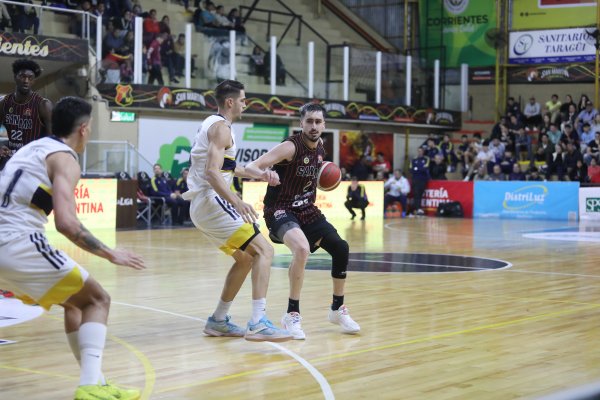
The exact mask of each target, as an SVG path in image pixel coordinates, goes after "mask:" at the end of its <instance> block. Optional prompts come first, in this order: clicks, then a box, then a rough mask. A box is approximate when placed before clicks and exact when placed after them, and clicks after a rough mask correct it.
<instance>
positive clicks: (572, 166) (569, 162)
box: [564, 142, 587, 181]
mask: <svg viewBox="0 0 600 400" xmlns="http://www.w3.org/2000/svg"><path fill="white" fill-rule="evenodd" d="M564 161H565V168H566V169H567V175H568V176H569V179H570V180H572V181H576V180H577V179H576V176H575V175H576V171H577V161H581V162H583V157H582V156H581V153H580V152H579V149H578V148H577V147H575V145H574V144H573V143H571V142H569V143H567V151H565V156H564ZM586 175H587V174H586Z"/></svg>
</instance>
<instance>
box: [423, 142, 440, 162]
mask: <svg viewBox="0 0 600 400" xmlns="http://www.w3.org/2000/svg"><path fill="white" fill-rule="evenodd" d="M424 150H425V155H426V156H427V157H429V159H430V160H433V157H435V156H436V155H437V154H438V153H439V152H440V149H439V148H438V147H437V145H436V144H435V141H434V140H433V139H427V146H426V147H425V149H424Z"/></svg>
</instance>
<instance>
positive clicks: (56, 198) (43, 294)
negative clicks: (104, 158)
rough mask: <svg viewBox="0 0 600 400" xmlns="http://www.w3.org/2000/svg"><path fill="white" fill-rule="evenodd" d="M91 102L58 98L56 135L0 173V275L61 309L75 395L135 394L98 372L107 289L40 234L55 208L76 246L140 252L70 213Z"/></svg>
mask: <svg viewBox="0 0 600 400" xmlns="http://www.w3.org/2000/svg"><path fill="white" fill-rule="evenodd" d="M91 112H92V107H91V105H89V104H88V103H87V102H85V101H84V100H82V99H80V98H76V97H65V98H63V99H61V100H60V101H59V102H58V103H57V104H56V108H55V109H54V112H53V115H52V127H53V133H54V135H55V136H52V137H46V138H42V139H39V140H37V141H33V142H31V143H29V144H27V145H25V146H23V147H22V148H21V149H20V150H19V151H17V152H16V153H15V155H14V156H13V157H12V158H11V159H10V160H9V161H8V163H7V164H6V166H5V168H4V169H3V171H2V174H1V175H0V199H1V201H0V280H2V281H3V285H6V287H7V288H8V289H10V290H12V291H14V292H15V293H17V295H18V296H19V297H20V298H21V299H23V300H24V301H26V302H29V303H37V304H40V305H41V306H43V307H44V308H46V309H49V308H50V307H51V306H52V305H54V304H59V305H61V306H63V307H64V309H65V330H66V333H67V338H68V341H69V344H70V346H71V350H72V351H73V354H74V355H75V358H76V359H77V360H78V361H79V363H80V365H81V370H80V377H79V387H78V388H77V390H76V392H75V400H87V399H104V400H114V399H138V398H139V396H140V393H139V391H138V390H124V389H120V388H118V387H116V386H114V385H109V384H107V383H106V381H105V380H104V377H103V376H102V369H101V366H102V352H103V349H104V342H105V339H106V321H107V318H108V310H109V307H110V297H109V296H108V294H107V293H106V292H105V291H104V289H103V288H102V287H101V286H100V284H99V283H98V282H96V281H95V280H94V279H93V278H92V277H91V276H90V275H89V274H88V272H87V271H86V270H85V269H83V268H82V267H80V266H79V265H77V263H76V262H75V261H73V260H72V259H71V258H70V257H69V256H67V255H66V254H65V253H63V252H62V251H59V250H56V249H54V248H52V247H51V246H50V245H49V244H48V240H47V239H46V236H45V235H44V224H45V223H46V222H47V215H48V214H50V212H51V211H52V210H54V217H55V218H54V220H55V224H56V229H57V230H58V231H59V232H60V233H62V234H63V235H65V236H66V237H67V238H69V239H70V240H71V241H72V242H73V243H75V244H76V245H78V246H79V247H81V248H82V249H84V250H86V251H88V252H90V253H93V254H95V255H97V256H100V257H103V258H106V259H107V260H109V261H110V262H112V263H114V264H118V265H124V266H128V267H131V268H135V269H142V268H145V267H144V262H143V260H142V259H141V258H140V257H139V256H137V255H136V254H133V253H130V252H128V251H125V250H116V249H110V248H108V247H107V246H106V245H104V244H103V243H102V242H100V241H99V240H98V239H96V238H95V237H94V236H93V235H92V234H91V233H90V232H89V231H88V230H87V229H86V228H85V227H84V226H83V225H82V224H81V222H80V221H79V220H78V219H77V214H76V212H75V194H74V190H75V187H76V186H77V182H78V181H79V176H80V168H79V163H78V161H77V154H76V153H81V152H82V151H83V149H84V148H85V144H86V143H87V140H88V138H89V135H90V126H91Z"/></svg>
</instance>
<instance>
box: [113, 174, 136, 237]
mask: <svg viewBox="0 0 600 400" xmlns="http://www.w3.org/2000/svg"><path fill="white" fill-rule="evenodd" d="M137 188H138V182H137V180H134V179H127V180H118V181H117V228H135V226H136V223H137V219H136V216H137Z"/></svg>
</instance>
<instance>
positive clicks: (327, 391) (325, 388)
mask: <svg viewBox="0 0 600 400" xmlns="http://www.w3.org/2000/svg"><path fill="white" fill-rule="evenodd" d="M112 304H118V305H121V306H127V307H133V308H139V309H142V310H147V311H153V312H158V313H162V314H167V315H171V316H174V317H179V318H185V319H190V320H194V321H200V322H206V320H205V319H202V318H197V317H192V316H190V315H185V314H180V313H174V312H171V311H167V310H161V309H160V308H156V307H149V306H142V305H137V304H131V303H123V302H119V301H112ZM263 343H264V344H267V345H270V346H272V347H274V348H276V349H277V350H279V351H280V352H282V353H284V354H286V355H288V356H289V357H291V358H293V359H294V360H296V361H297V362H298V364H300V365H301V366H302V367H304V368H305V369H306V370H307V371H308V372H309V373H310V375H311V376H312V377H313V378H314V379H315V380H316V381H317V383H318V384H319V386H320V387H321V391H322V392H323V396H324V397H325V399H326V400H334V399H335V396H334V394H333V390H332V389H331V385H329V382H328V381H327V378H325V377H324V376H323V374H321V372H319V370H318V369H317V368H315V367H314V366H313V365H312V364H311V363H310V362H308V361H307V360H306V359H304V358H303V357H301V356H300V355H298V354H297V353H295V352H293V351H291V350H289V349H286V348H285V347H283V346H281V345H278V344H276V343H272V342H263ZM142 364H143V363H142ZM293 365H297V364H296V363H294V364H293ZM236 376H237V375H236ZM190 386H196V384H192V385H182V386H178V387H171V388H167V389H168V390H165V389H163V390H161V391H159V393H165V392H167V391H173V390H177V389H180V388H185V387H190ZM144 393H145V392H144Z"/></svg>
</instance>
